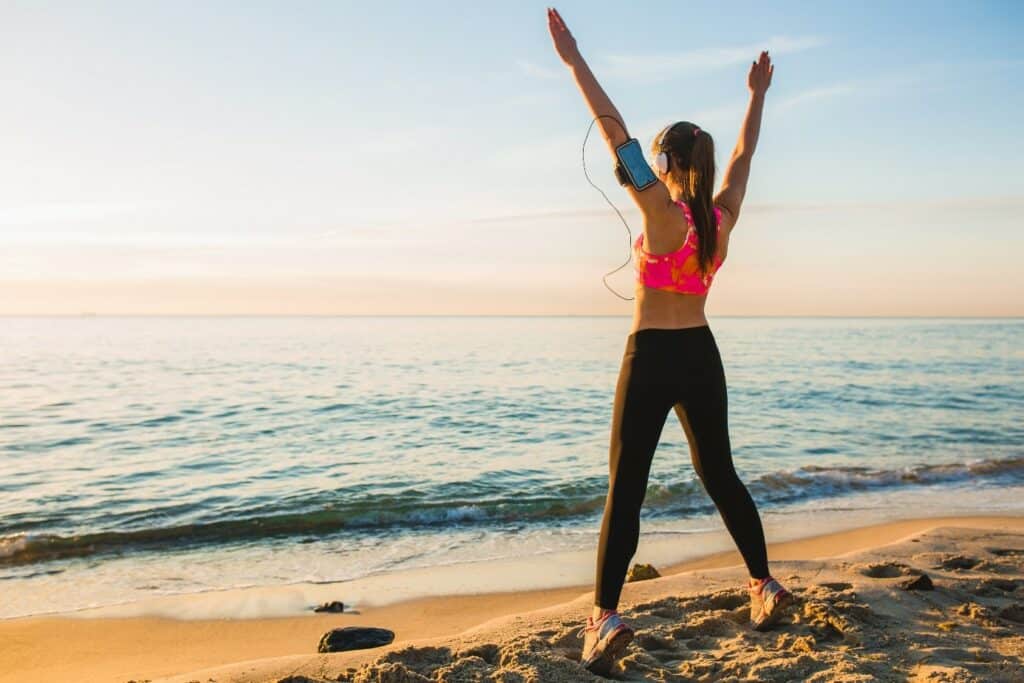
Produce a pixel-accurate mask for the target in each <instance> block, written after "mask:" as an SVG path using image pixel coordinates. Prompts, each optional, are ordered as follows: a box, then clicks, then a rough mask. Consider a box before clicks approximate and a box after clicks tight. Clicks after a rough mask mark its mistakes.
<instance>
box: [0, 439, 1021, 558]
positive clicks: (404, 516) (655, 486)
mask: <svg viewBox="0 0 1024 683" xmlns="http://www.w3.org/2000/svg"><path fill="white" fill-rule="evenodd" d="M968 480H970V481H976V482H978V483H1008V484H1013V483H1018V482H1024V455H1022V456H1014V457H1009V458H1001V459H982V460H973V461H969V462H961V463H942V464H919V465H912V466H908V467H901V468H895V469H876V468H870V467H858V466H843V465H804V466H802V467H799V468H797V469H796V470H794V471H792V472H773V473H768V474H764V475H761V476H759V477H757V478H755V479H753V480H751V481H749V482H746V485H747V488H748V489H749V490H750V492H751V494H752V495H753V497H754V498H755V500H756V501H757V502H758V504H759V505H761V506H770V505H780V504H785V503H790V502H794V501H797V500H807V499H813V498H822V497H834V496H841V495H843V494H847V493H853V492H857V491H864V490H868V489H878V488H883V487H901V486H904V487H905V486H932V485H941V484H954V483H957V482H961V481H968ZM476 486H479V485H476ZM473 487H474V485H470V486H469V489H468V490H462V489H456V488H455V487H454V486H452V485H449V487H448V489H447V490H446V491H444V492H436V493H434V494H429V493H424V492H423V491H420V490H418V489H410V490H407V491H405V492H401V493H398V494H387V495H364V496H360V497H355V498H354V499H353V500H347V501H343V502H338V501H336V500H329V499H327V500H318V499H317V497H316V496H314V497H311V498H310V499H308V500H306V501H305V502H304V509H299V510H292V511H288V512H283V513H279V512H276V511H275V510H273V509H269V510H249V511H244V512H243V513H242V514H241V516H238V517H236V518H232V519H222V520H214V521H205V522H202V521H201V522H196V523H190V524H177V525H170V526H161V527H150V528H141V529H131V530H111V531H101V532H95V533H85V534H77V535H66V536H62V535H59V534H48V533H14V534H8V535H6V536H0V567H3V566H17V565H26V564H33V563H39V562H48V561H53V560H60V559H68V558H80V557H87V556H93V555H101V554H110V553H120V552H126V551H133V550H158V549H169V548H181V547H188V546H194V545H201V544H208V545H216V544H226V543H238V542H246V541H260V540H263V539H273V538H296V539H299V540H300V542H310V541H313V540H317V539H319V538H321V537H324V536H327V535H330V534H333V533H337V532H341V531H349V532H351V531H356V532H369V533H374V532H379V531H383V530H385V529H399V530H416V529H427V530H429V529H431V528H440V527H450V526H456V525H461V526H478V527H484V528H486V527H492V528H501V527H509V526H511V527H521V526H523V525H537V526H542V525H549V526H550V525H554V524H558V523H560V522H565V521H569V520H577V521H582V520H583V519H586V518H589V517H592V516H593V515H598V514H600V513H601V511H602V510H603V508H604V502H605V496H606V493H607V480H606V479H595V478H588V479H585V480H580V481H575V482H564V483H561V484H557V485H551V486H549V487H547V488H546V489H545V488H544V487H534V490H533V491H531V492H530V493H526V492H523V491H508V492H507V493H505V494H504V496H495V495H493V492H494V491H495V490H496V489H500V487H498V486H494V485H490V486H487V487H486V489H485V491H486V492H485V491H481V490H480V489H479V488H476V489H474V488H473ZM442 493H446V494H447V495H448V497H447V498H444V497H442ZM456 493H459V494H464V495H462V496H461V497H459V498H458V499H453V498H452V496H453V495H454V494H456ZM325 495H327V494H319V496H320V498H323V497H324V496H325ZM286 504H287V505H292V506H294V505H295V503H294V502H287V503H286ZM644 508H645V514H647V515H651V516H669V515H679V514H696V513H709V512H713V511H714V505H713V504H712V503H711V501H710V499H709V498H708V496H707V494H706V493H705V491H704V490H703V488H702V487H701V485H700V483H699V482H697V481H694V480H682V481H677V482H671V483H667V484H663V483H658V482H652V483H651V484H650V485H649V487H648V491H647V496H646V498H645V503H644Z"/></svg>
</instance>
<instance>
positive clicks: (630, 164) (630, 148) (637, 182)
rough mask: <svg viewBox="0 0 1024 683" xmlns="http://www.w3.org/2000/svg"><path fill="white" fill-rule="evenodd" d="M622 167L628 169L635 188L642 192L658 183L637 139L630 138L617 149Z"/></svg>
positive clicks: (627, 171)
mask: <svg viewBox="0 0 1024 683" xmlns="http://www.w3.org/2000/svg"><path fill="white" fill-rule="evenodd" d="M615 153H616V154H617V155H618V157H619V160H620V161H622V165H623V166H625V167H626V173H628V174H629V177H630V179H631V180H632V181H633V187H635V188H636V189H638V190H642V189H643V188H645V187H647V186H648V185H650V184H652V183H655V182H657V180H658V178H657V177H656V176H655V175H654V171H653V170H651V167H650V165H649V164H648V163H647V160H646V159H645V158H644V152H643V150H642V149H640V143H639V142H637V139H636V138H630V139H629V140H628V141H627V142H625V143H624V144H622V145H620V146H619V147H617V148H616V149H615Z"/></svg>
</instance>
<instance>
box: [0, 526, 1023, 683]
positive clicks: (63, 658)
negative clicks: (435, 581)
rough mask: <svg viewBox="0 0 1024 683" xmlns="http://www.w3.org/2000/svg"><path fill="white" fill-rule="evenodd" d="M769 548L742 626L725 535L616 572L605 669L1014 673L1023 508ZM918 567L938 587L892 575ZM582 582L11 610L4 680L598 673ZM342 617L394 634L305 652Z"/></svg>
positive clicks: (793, 676) (655, 673) (737, 576)
mask: <svg viewBox="0 0 1024 683" xmlns="http://www.w3.org/2000/svg"><path fill="white" fill-rule="evenodd" d="M769 557H770V559H771V569H772V573H773V574H774V575H775V576H776V577H777V578H779V579H780V580H781V581H782V582H783V583H784V584H785V585H786V586H787V587H788V588H790V590H791V591H792V592H793V593H794V594H795V595H796V597H797V603H796V605H795V606H794V607H793V608H792V610H791V611H790V613H789V614H787V615H786V616H785V617H784V618H783V619H782V621H781V622H780V623H779V624H778V625H776V627H775V628H774V629H773V630H771V631H768V632H764V633H758V632H756V631H753V630H751V629H750V628H749V626H748V625H747V617H748V613H749V610H748V597H747V594H746V591H745V589H744V588H743V585H744V581H745V579H746V572H745V571H744V569H743V567H742V565H741V564H740V560H739V556H738V554H736V553H735V551H730V552H727V553H718V554H716V555H712V556H708V557H706V558H702V559H700V560H695V561H689V562H686V563H683V564H681V565H677V566H674V567H663V568H661V570H662V573H663V576H662V577H661V578H658V579H653V580H649V581H641V582H635V583H629V584H627V585H626V586H625V589H624V591H623V596H622V602H621V604H620V611H621V612H622V613H623V615H624V617H625V618H626V619H627V620H628V621H629V622H630V623H631V624H632V625H633V626H634V628H635V629H636V631H637V638H636V639H635V641H634V642H633V643H632V644H631V645H630V646H629V649H628V650H627V652H626V654H625V656H624V657H623V658H622V659H621V660H620V662H619V663H618V665H617V667H616V669H615V670H614V671H613V677H614V678H616V679H618V680H634V681H644V680H649V681H730V680H734V681H790V680H806V681H812V682H815V681H876V680H878V681H890V680H891V681H908V680H909V681H950V682H952V681H1021V680H1024V517H998V516H986V517H946V518H931V519H912V520H902V521H898V522H887V523H884V524H875V525H871V526H866V527H862V528H858V529H854V530H848V531H842V532H838V533H835V534H828V535H823V536H817V537H813V538H806V539H799V540H794V541H787V542H784V543H778V544H770V545H769ZM920 573H924V574H927V575H928V576H929V577H930V578H931V579H932V581H933V583H934V590H931V591H908V590H904V589H903V588H901V587H900V586H899V584H900V583H901V582H903V581H905V580H907V579H908V578H912V577H914V576H917V575H918V574H920ZM592 598H593V593H592V586H579V587H573V588H562V589H553V590H546V591H524V592H518V593H494V594H482V595H468V596H437V597H431V598H424V599H417V600H409V601H405V602H400V603H395V604H393V605H385V606H380V607H375V608H372V609H365V610H363V611H362V613H360V614H334V615H316V616H313V615H308V616H302V617H294V618H277V619H236V620H212V619H211V620H175V619H155V618H125V619H111V618H104V619H81V618H66V617H44V618H38V617H33V618H19V619H10V620H5V621H0V681H5V682H6V681H55V682H59V681H76V682H79V683H87V682H89V681H118V682H121V683H124V682H126V681H130V680H135V681H145V680H150V681H157V680H160V681H170V682H172V683H186V682H190V681H198V682H202V683H229V682H235V681H246V682H248V681H253V682H256V681H279V680H283V679H286V678H287V677H289V676H292V679H291V680H292V681H293V682H294V683H300V682H305V681H326V680H332V681H335V680H342V681H353V682H356V681H358V682H364V681H366V682H368V681H392V682H399V681H421V682H422V681H506V682H511V681H524V682H525V681H543V682H547V681H551V682H553V683H557V682H559V681H597V680H602V679H600V678H598V677H596V676H593V675H591V674H589V673H588V672H586V671H584V670H583V669H582V668H581V667H580V666H579V664H578V659H579V653H580V645H581V641H580V640H579V639H578V638H577V635H576V633H577V631H578V630H579V628H580V626H581V624H582V622H583V620H584V619H585V617H586V615H587V614H588V613H589V611H590V605H591V604H592ZM347 625H373V626H383V627H385V628H390V629H392V630H394V631H395V632H396V640H395V642H394V643H392V644H391V645H388V646H386V647H382V648H375V649H372V650H360V651H354V652H345V653H336V654H329V655H320V654H316V652H315V650H316V644H317V642H318V640H319V637H320V635H321V634H322V633H323V632H325V631H327V630H329V629H330V628H334V627H337V626H347Z"/></svg>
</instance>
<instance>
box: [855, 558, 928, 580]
mask: <svg viewBox="0 0 1024 683" xmlns="http://www.w3.org/2000/svg"><path fill="white" fill-rule="evenodd" d="M853 569H854V570H855V571H858V572H860V573H861V574H863V575H864V576H868V577H871V578H872V579H894V578H896V577H897V576H906V575H908V574H915V573H920V572H915V571H914V569H913V568H911V567H910V566H909V565H905V564H903V563H902V562H892V561H890V562H878V563H872V564H861V565H854V566H853Z"/></svg>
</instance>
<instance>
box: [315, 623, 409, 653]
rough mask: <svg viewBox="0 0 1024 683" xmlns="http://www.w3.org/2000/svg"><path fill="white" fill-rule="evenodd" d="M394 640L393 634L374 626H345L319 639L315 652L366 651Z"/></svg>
mask: <svg viewBox="0 0 1024 683" xmlns="http://www.w3.org/2000/svg"><path fill="white" fill-rule="evenodd" d="M394 639H395V632H394V631H389V630H388V629H386V628H377V627H375V626H346V627H344V628H335V629H331V630H330V631H328V632H327V633H325V634H324V635H323V637H322V638H320V645H319V646H318V647H317V652H344V651H346V650H366V649H368V648H371V647H380V646H381V645H387V644H389V643H390V642H391V641H393V640H394Z"/></svg>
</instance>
